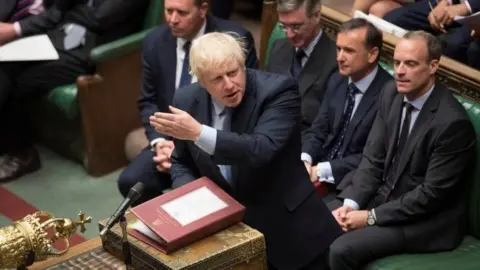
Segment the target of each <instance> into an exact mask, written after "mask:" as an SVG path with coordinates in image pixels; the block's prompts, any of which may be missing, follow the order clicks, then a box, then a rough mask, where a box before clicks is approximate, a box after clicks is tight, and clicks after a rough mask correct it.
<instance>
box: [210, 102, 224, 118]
mask: <svg viewBox="0 0 480 270" xmlns="http://www.w3.org/2000/svg"><path fill="white" fill-rule="evenodd" d="M212 105H213V109H214V110H215V115H220V114H221V113H222V112H223V111H224V110H225V105H223V104H221V103H219V102H217V101H215V99H213V98H212Z"/></svg>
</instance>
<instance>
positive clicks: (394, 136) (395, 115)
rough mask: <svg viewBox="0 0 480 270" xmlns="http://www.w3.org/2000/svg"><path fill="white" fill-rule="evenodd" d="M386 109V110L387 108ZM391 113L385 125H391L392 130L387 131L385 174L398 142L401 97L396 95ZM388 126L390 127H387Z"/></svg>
mask: <svg viewBox="0 0 480 270" xmlns="http://www.w3.org/2000/svg"><path fill="white" fill-rule="evenodd" d="M387 109H388V108H387ZM391 109H392V113H391V114H389V117H388V120H387V123H393V129H390V130H387V135H388V138H389V141H388V149H387V157H386V158H385V172H388V170H389V168H390V165H391V164H392V159H393V155H394V152H393V150H394V149H395V146H396V145H397V141H398V130H399V128H400V121H401V120H402V119H401V118H402V110H403V95H396V96H395V99H394V101H393V103H392V107H391ZM387 126H390V125H387Z"/></svg>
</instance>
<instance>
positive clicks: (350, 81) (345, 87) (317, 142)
mask: <svg viewBox="0 0 480 270" xmlns="http://www.w3.org/2000/svg"><path fill="white" fill-rule="evenodd" d="M382 43H383V39H382V32H381V31H379V30H378V29H377V28H375V26H373V25H372V24H371V23H369V22H367V21H366V20H364V19H352V20H350V21H347V22H345V23H344V24H343V25H342V26H341V27H340V30H339V33H338V35H337V62H338V72H336V73H334V74H333V75H332V76H331V77H330V80H329V82H328V84H327V90H326V93H325V97H324V99H323V101H322V105H321V107H320V110H319V111H318V114H317V117H316V118H315V121H314V122H313V124H312V126H311V127H310V128H309V129H308V130H307V131H305V133H304V134H303V138H302V155H301V159H302V160H303V162H305V167H306V168H307V171H308V172H309V174H310V179H311V180H312V182H314V181H321V182H325V183H328V184H327V185H328V187H331V189H330V190H331V191H332V192H331V193H332V194H334V193H335V186H337V187H338V188H339V189H343V187H344V186H346V185H348V183H344V182H348V181H342V180H343V179H344V176H345V175H346V174H347V173H348V172H350V171H352V170H354V169H356V168H357V167H358V164H360V160H361V159H362V152H363V148H364V146H365V142H366V141H367V137H368V133H369V132H370V128H371V127H372V123H373V120H374V119H375V116H376V115H377V110H378V97H379V96H380V93H381V90H382V88H383V86H384V85H385V84H386V83H387V82H389V81H391V80H392V79H393V78H392V76H390V74H388V73H387V72H386V71H385V70H383V68H381V67H380V66H379V65H378V60H379V58H380V50H381V48H382ZM340 183H341V184H342V185H341V186H340Z"/></svg>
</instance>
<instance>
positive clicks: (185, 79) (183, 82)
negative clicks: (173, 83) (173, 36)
mask: <svg viewBox="0 0 480 270" xmlns="http://www.w3.org/2000/svg"><path fill="white" fill-rule="evenodd" d="M191 44H192V42H190V41H187V42H186V43H185V45H183V50H184V51H185V58H184V59H183V66H182V76H181V77H180V84H179V85H178V88H182V87H184V86H187V85H189V84H191V83H192V76H191V75H190V73H189V66H190V61H189V59H190V45H191Z"/></svg>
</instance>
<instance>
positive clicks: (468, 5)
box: [463, 0, 472, 14]
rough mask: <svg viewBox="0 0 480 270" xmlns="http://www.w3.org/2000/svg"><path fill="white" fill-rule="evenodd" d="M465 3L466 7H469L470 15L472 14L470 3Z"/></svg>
mask: <svg viewBox="0 0 480 270" xmlns="http://www.w3.org/2000/svg"><path fill="white" fill-rule="evenodd" d="M463 3H464V4H465V6H466V7H467V9H468V13H469V14H472V7H471V6H470V3H468V1H466V0H465V1H463Z"/></svg>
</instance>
